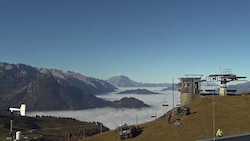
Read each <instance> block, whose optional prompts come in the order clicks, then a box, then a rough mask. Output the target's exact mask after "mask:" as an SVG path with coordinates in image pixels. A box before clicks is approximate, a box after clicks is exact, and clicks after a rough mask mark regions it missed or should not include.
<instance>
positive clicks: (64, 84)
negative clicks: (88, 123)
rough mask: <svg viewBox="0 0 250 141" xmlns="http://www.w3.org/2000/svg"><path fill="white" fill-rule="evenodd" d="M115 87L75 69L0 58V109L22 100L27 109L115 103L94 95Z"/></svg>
mask: <svg viewBox="0 0 250 141" xmlns="http://www.w3.org/2000/svg"><path fill="white" fill-rule="evenodd" d="M115 89H116V87H114V86H113V85H111V84H110V83H108V82H106V81H104V80H100V79H96V78H91V77H86V76H84V75H81V74H79V73H75V72H70V71H69V72H63V71H61V70H55V69H45V68H34V67H32V66H29V65H25V64H9V63H2V62H0V103H1V107H0V110H4V109H7V108H8V107H10V106H11V107H19V106H20V105H21V104H22V103H25V104H26V105H28V106H27V110H28V111H35V110H37V111H45V110H77V109H87V108H98V107H115V105H117V102H115V103H113V102H110V101H105V100H103V99H100V98H97V97H96V96H95V95H96V94H101V93H106V92H112V91H114V90H115ZM133 101H134V104H135V107H134V108H136V107H144V106H145V105H144V104H142V105H139V106H138V103H141V101H139V100H137V101H135V100H133ZM121 102H124V101H121ZM121 105H126V104H121ZM131 106H132V107H133V103H132V105H130V107H131Z"/></svg>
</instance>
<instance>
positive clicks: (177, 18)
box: [0, 0, 250, 83]
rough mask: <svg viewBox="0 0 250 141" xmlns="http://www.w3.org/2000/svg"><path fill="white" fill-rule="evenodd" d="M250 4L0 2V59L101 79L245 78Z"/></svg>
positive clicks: (192, 0) (229, 0) (222, 0)
mask: <svg viewBox="0 0 250 141" xmlns="http://www.w3.org/2000/svg"><path fill="white" fill-rule="evenodd" d="M249 13H250V1H249V0H23V1H16V0H1V1H0V19H1V22H0V61H2V62H7V63H13V64H16V63H24V64H27V65H31V66H34V67H39V68H54V69H60V70H63V71H68V70H70V71H75V72H79V73H81V74H83V75H86V76H90V77H95V78H99V79H108V78H110V77H112V76H117V75H126V76H128V77H130V78H131V79H133V80H135V81H138V82H154V83H161V82H172V78H173V77H174V78H175V81H178V80H177V79H178V78H180V77H183V76H184V75H185V74H203V75H204V76H207V75H209V74H217V73H220V71H221V70H223V69H228V68H230V69H232V70H233V72H234V73H236V74H237V75H241V76H247V77H248V78H249V77H250V71H249V69H250V65H249V54H250V47H249V46H250V18H249Z"/></svg>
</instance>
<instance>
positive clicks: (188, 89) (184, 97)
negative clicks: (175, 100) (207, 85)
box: [179, 74, 202, 106]
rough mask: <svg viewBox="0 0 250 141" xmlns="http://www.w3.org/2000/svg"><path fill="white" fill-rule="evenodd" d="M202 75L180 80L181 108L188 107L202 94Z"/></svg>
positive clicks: (187, 76) (188, 76) (189, 76)
mask: <svg viewBox="0 0 250 141" xmlns="http://www.w3.org/2000/svg"><path fill="white" fill-rule="evenodd" d="M201 77H202V75H188V74H186V77H183V78H179V79H180V81H181V82H180V93H181V95H180V96H181V106H185V105H187V104H188V103H189V102H191V101H192V100H193V99H194V98H195V96H196V95H199V94H200V87H201V82H202V80H201Z"/></svg>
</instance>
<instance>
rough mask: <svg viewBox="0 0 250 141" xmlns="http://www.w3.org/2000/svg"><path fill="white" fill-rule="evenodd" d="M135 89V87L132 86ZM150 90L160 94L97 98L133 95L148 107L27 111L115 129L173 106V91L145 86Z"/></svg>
mask: <svg viewBox="0 0 250 141" xmlns="http://www.w3.org/2000/svg"><path fill="white" fill-rule="evenodd" d="M126 89H132V88H120V89H119V90H117V92H119V91H123V90H126ZM133 89H136V88H133ZM146 89H148V90H151V91H155V92H160V93H161V94H152V95H137V94H116V93H117V92H113V93H108V94H105V95H99V96H98V97H99V98H102V99H105V100H109V101H114V100H119V99H121V98H123V97H135V98H137V99H139V100H142V101H143V102H145V103H146V104H148V105H150V106H151V107H150V108H139V109H126V108H119V109H117V108H96V109H88V110H76V111H46V112H44V111H43V112H40V111H38V112H28V113H27V115H28V116H36V115H39V116H42V115H44V116H55V117H70V118H75V119H78V120H81V121H87V122H92V121H95V122H96V121H98V122H102V123H103V124H104V126H107V127H108V128H110V129H115V128H116V127H117V126H119V125H121V124H124V123H127V124H141V123H145V122H148V121H152V120H154V118H152V117H151V115H155V114H156V115H157V116H161V115H163V114H164V113H165V112H166V110H170V109H172V107H173V91H161V90H162V88H146ZM174 102H175V103H174V105H176V104H179V103H180V93H179V92H178V91H175V92H174ZM163 103H168V104H169V106H168V107H163V106H162V104H163Z"/></svg>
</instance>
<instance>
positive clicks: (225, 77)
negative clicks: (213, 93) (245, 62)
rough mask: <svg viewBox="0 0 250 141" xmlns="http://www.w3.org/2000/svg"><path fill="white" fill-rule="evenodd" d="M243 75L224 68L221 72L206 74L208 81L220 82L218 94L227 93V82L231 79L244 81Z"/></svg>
mask: <svg viewBox="0 0 250 141" xmlns="http://www.w3.org/2000/svg"><path fill="white" fill-rule="evenodd" d="M245 78H246V77H245V76H237V75H235V74H233V73H232V70H231V69H224V70H223V72H222V73H221V74H212V75H209V76H208V78H207V79H208V80H207V81H209V82H220V91H219V95H221V96H226V95H227V83H229V82H231V81H245Z"/></svg>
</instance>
